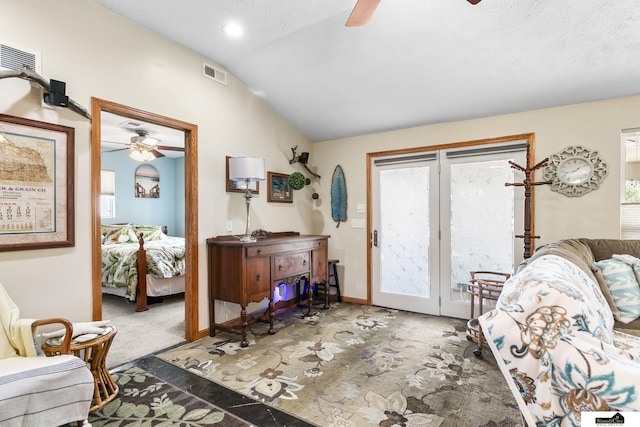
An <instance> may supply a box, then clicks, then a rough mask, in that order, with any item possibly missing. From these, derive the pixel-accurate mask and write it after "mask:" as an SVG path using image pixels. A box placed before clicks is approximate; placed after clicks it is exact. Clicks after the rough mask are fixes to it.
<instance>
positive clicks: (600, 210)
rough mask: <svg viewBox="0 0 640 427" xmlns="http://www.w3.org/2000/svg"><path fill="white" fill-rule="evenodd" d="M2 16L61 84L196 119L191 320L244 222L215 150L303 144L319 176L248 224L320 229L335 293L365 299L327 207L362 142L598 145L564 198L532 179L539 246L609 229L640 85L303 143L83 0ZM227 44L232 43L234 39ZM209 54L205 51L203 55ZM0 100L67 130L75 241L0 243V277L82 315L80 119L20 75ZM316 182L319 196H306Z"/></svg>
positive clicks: (86, 289) (352, 174) (257, 209)
mask: <svg viewBox="0 0 640 427" xmlns="http://www.w3.org/2000/svg"><path fill="white" fill-rule="evenodd" d="M0 10H2V12H3V16H6V17H10V19H5V20H4V22H3V26H2V32H1V33H0V40H2V41H4V42H7V43H15V44H18V45H21V46H23V47H25V48H29V49H33V50H37V51H39V52H41V53H42V58H43V69H42V74H43V75H44V77H45V78H48V79H49V78H54V79H58V80H63V81H65V82H67V94H68V95H69V96H70V97H71V98H73V99H74V100H76V101H77V102H79V103H80V104H82V105H83V106H85V107H86V108H89V107H90V99H91V97H98V98H103V99H106V100H110V101H114V102H117V103H121V104H125V105H129V106H132V107H135V108H139V109H142V110H147V111H151V112H154V113H157V114H161V115H164V116H169V117H173V118H176V119H179V120H183V121H186V122H191V123H194V124H197V125H198V127H199V147H198V148H199V150H198V159H199V160H198V164H199V176H198V180H199V206H198V208H199V237H198V241H199V263H200V269H199V276H200V284H199V286H200V307H199V311H200V316H199V325H200V329H204V328H205V327H206V325H207V316H208V314H207V303H206V295H207V289H206V277H207V274H206V259H205V252H206V248H205V240H206V238H207V237H210V236H214V235H218V234H224V223H225V221H226V220H227V219H232V220H233V221H234V227H235V229H236V230H237V231H238V230H239V231H241V230H242V227H243V224H244V216H243V215H244V211H243V208H244V205H243V200H242V198H241V197H240V196H239V195H238V194H227V193H226V192H225V191H224V157H225V156H226V155H232V156H235V155H250V156H262V157H265V158H266V161H267V169H268V170H270V171H276V172H282V173H290V172H293V171H294V170H300V169H299V167H292V166H290V165H289V163H288V158H289V157H290V154H291V152H290V147H293V146H296V145H298V146H299V151H310V152H311V159H310V165H311V166H312V167H317V172H318V173H319V174H320V175H321V176H322V178H321V179H320V180H319V181H314V183H313V184H312V188H306V189H304V190H302V191H300V192H298V193H296V195H295V203H294V204H292V205H289V204H268V203H267V202H266V195H265V193H264V192H263V191H261V194H260V196H259V197H257V198H255V199H254V200H253V202H252V203H253V204H252V207H253V215H252V226H253V227H255V228H259V227H260V228H265V229H269V230H272V231H281V230H298V231H301V232H303V233H304V232H315V233H325V234H330V235H331V236H332V238H331V239H330V255H329V256H330V257H332V258H338V259H340V266H341V270H340V271H341V272H342V273H344V276H343V277H341V279H342V282H343V286H344V294H345V295H347V296H349V297H352V298H366V268H367V264H366V255H367V243H368V239H367V236H366V230H364V229H353V228H351V227H350V224H349V223H348V222H347V223H343V224H342V225H341V226H340V227H339V228H336V226H335V223H334V222H333V221H332V219H331V209H330V195H329V186H330V183H331V175H332V173H333V169H334V168H335V166H336V164H340V165H341V166H342V167H343V169H344V172H345V176H346V181H347V190H348V218H349V219H352V218H365V217H366V215H365V214H357V213H356V205H357V204H360V203H362V204H366V164H365V159H366V153H367V152H375V151H385V150H391V149H396V148H406V147H418V146H429V145H436V144H445V143H453V142H461V141H467V140H476V139H484V138H490V137H499V136H504V135H513V134H520V133H527V132H535V134H536V148H535V150H536V158H535V160H536V161H539V160H541V159H542V158H544V157H545V156H547V155H549V154H551V153H553V152H555V151H557V150H560V149H562V148H564V147H565V146H568V145H575V144H582V145H585V146H587V147H590V148H593V149H598V150H600V151H601V154H602V156H603V158H604V159H605V160H606V161H608V162H609V165H610V175H609V177H608V178H607V179H606V180H605V182H604V184H603V186H602V188H601V189H600V190H598V191H596V192H594V193H591V194H588V195H586V196H584V197H581V198H575V199H570V198H567V197H564V196H562V195H560V194H557V193H553V192H551V191H550V190H549V189H548V188H547V187H540V188H538V190H537V192H536V209H535V215H536V232H537V234H540V235H541V236H542V238H541V239H540V240H539V241H538V243H537V244H540V243H544V242H549V241H553V240H556V239H559V238H563V237H578V236H584V237H612V238H616V237H618V228H619V225H618V224H619V214H618V197H619V196H618V194H619V191H620V189H619V170H620V131H621V129H625V128H634V127H639V126H640V116H638V114H637V112H638V111H639V110H640V97H630V98H623V99H617V100H607V101H602V102H596V103H590V104H581V105H575V106H568V107H561V108H554V109H547V110H539V111H531V112H525V113H520V114H512V115H507V116H499V117H491V118H485V119H478V120H471V121H464V122H456V123H445V124H441V125H432V126H424V127H418V128H412V129H406V130H400V131H395V132H388V133H380V134H375V135H368V136H361V137H355V138H348V139H344V140H337V141H326V142H321V143H316V144H313V146H312V144H311V143H310V142H309V141H308V140H307V139H306V138H305V137H304V136H302V135H301V134H300V133H299V132H298V131H296V130H295V129H294V128H293V127H292V126H291V125H289V124H288V123H287V122H286V121H284V120H283V119H282V118H281V117H280V116H278V115H277V114H276V113H275V112H274V111H273V110H271V109H270V108H269V107H267V106H266V105H265V103H264V102H263V101H262V100H261V99H259V98H257V97H255V96H254V95H253V94H252V93H251V92H250V91H249V90H248V89H247V88H246V87H245V86H244V85H243V84H242V83H241V82H239V81H238V80H237V79H235V78H233V76H230V80H229V85H228V86H222V85H219V84H217V83H215V82H212V81H211V80H208V79H205V78H203V77H201V61H202V60H203V58H201V57H199V56H198V55H196V54H194V53H192V52H190V51H187V50H184V49H182V48H179V47H177V46H175V45H173V44H172V43H170V42H168V41H165V40H162V39H160V38H158V37H157V36H155V35H154V34H152V33H150V32H148V31H147V30H145V29H142V28H138V27H136V26H134V25H132V24H130V23H129V22H128V21H126V20H123V19H121V18H119V17H117V16H115V15H113V14H111V13H109V12H106V11H104V10H102V9H101V8H99V7H97V6H95V5H94V4H93V3H91V2H89V1H88V0H58V1H56V2H55V7H51V2H50V1H46V0H22V1H20V2H17V1H14V0H0ZM230 48H232V47H230ZM209 61H213V59H210V60H209ZM0 93H1V94H2V96H1V97H0V112H3V113H6V114H12V115H16V116H21V117H27V118H31V119H36V120H42V121H46V122H51V123H60V124H63V125H66V126H72V127H74V128H75V129H76V170H75V173H76V180H75V184H76V196H75V198H76V201H75V205H76V246H75V247H74V248H70V249H48V250H38V251H20V252H8V253H0V282H1V283H3V285H5V287H7V288H8V290H9V292H10V293H11V295H12V296H13V297H14V299H15V300H16V301H17V302H18V303H19V305H20V306H21V307H22V309H23V315H25V316H27V317H29V316H33V317H36V316H37V317H42V316H57V315H60V314H64V315H65V316H67V317H69V318H71V319H72V320H88V319H89V318H90V317H91V313H90V308H91V284H90V280H91V277H90V274H91V271H90V269H91V265H90V264H91V259H90V244H91V236H90V233H91V225H90V189H89V178H90V172H91V169H90V168H91V166H90V164H89V163H90V143H89V138H90V124H89V121H88V120H86V119H84V118H82V117H80V116H78V115H76V114H74V113H72V112H70V111H68V110H64V109H57V108H56V109H54V108H51V107H48V106H46V105H42V103H41V101H40V99H41V91H39V90H37V89H33V88H32V87H31V86H30V85H29V84H28V83H27V82H26V81H23V80H17V79H9V80H7V79H5V80H0ZM313 190H315V191H317V192H318V193H319V194H320V199H319V200H317V201H312V200H311V193H312V191H313Z"/></svg>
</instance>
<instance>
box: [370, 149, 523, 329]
mask: <svg viewBox="0 0 640 427" xmlns="http://www.w3.org/2000/svg"><path fill="white" fill-rule="evenodd" d="M526 147H527V144H526V142H522V141H520V142H509V143H502V144H492V145H483V146H475V147H461V148H452V149H447V150H438V151H427V152H424V153H419V154H410V155H392V156H387V157H376V158H372V159H371V162H372V164H371V172H372V173H371V197H372V199H371V206H372V211H371V214H372V216H371V224H372V233H371V234H372V236H371V260H372V262H371V268H372V271H371V296H372V303H373V304H374V305H379V306H384V307H390V308H397V309H402V310H408V311H415V312H420V313H426V314H435V315H443V316H451V317H459V318H468V317H469V311H470V301H469V295H468V294H467V293H466V285H467V283H468V281H469V272H470V271H474V270H490V271H501V272H513V271H514V269H515V266H516V265H517V264H518V263H519V262H520V261H521V259H522V251H521V250H520V248H522V246H523V245H522V240H516V238H515V235H516V234H521V233H522V229H523V221H524V213H523V207H524V200H523V198H524V194H523V193H524V192H523V190H522V189H519V188H517V187H510V186H509V187H508V186H505V183H507V182H521V181H522V179H523V176H522V174H521V173H519V172H517V171H516V170H515V169H514V168H512V167H511V165H510V164H509V163H508V162H509V161H510V160H511V161H514V162H516V163H518V164H520V165H524V164H525V162H526Z"/></svg>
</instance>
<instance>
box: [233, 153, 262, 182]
mask: <svg viewBox="0 0 640 427" xmlns="http://www.w3.org/2000/svg"><path fill="white" fill-rule="evenodd" d="M229 179H230V180H232V181H264V179H265V173H264V159H261V158H258V157H231V158H230V159H229Z"/></svg>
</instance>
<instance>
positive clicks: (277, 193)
mask: <svg viewBox="0 0 640 427" xmlns="http://www.w3.org/2000/svg"><path fill="white" fill-rule="evenodd" d="M287 178H289V175H286V174H284V173H276V172H267V186H268V188H267V202H276V203H293V190H292V189H291V187H290V186H289V180H288V179H287Z"/></svg>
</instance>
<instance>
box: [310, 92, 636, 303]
mask: <svg viewBox="0 0 640 427" xmlns="http://www.w3.org/2000/svg"><path fill="white" fill-rule="evenodd" d="M639 111H640V97H637V96H636V97H629V98H622V99H614V100H606V101H601V102H594V103H587V104H580V105H572V106H566V107H560V108H551V109H545V110H537V111H529V112H524V113H519V114H510V115H504V116H497V117H489V118H484V119H478V120H469V121H462V122H455V123H444V124H439V125H432V126H423V127H416V128H411V129H405V130H399V131H394V132H387V133H379V134H375V135H366V136H360V137H355V138H346V139H341V140H335V141H325V142H321V143H316V144H314V148H313V155H312V162H313V163H314V164H318V165H320V168H319V170H318V173H319V174H320V175H322V176H323V185H322V187H321V190H320V192H319V193H320V200H321V206H320V207H318V208H316V210H317V212H316V213H315V214H314V215H313V218H314V225H315V226H316V227H317V228H316V232H322V233H327V234H331V236H332V238H331V239H330V240H329V242H330V245H329V254H330V255H329V256H330V257H334V258H339V259H340V264H341V265H342V266H343V267H344V271H343V276H344V277H343V279H342V282H343V283H344V286H345V290H344V294H345V295H346V296H348V297H352V298H359V299H365V298H366V296H367V293H366V285H367V284H366V279H367V275H366V269H367V258H366V256H367V244H368V239H367V232H366V230H364V229H354V228H351V227H350V224H349V223H348V222H347V223H343V224H342V225H340V227H339V228H336V227H335V223H334V222H333V221H331V208H330V200H331V199H330V194H329V186H330V183H331V175H332V173H333V169H334V168H335V166H336V164H340V165H341V166H342V168H343V170H344V173H345V177H346V182H347V200H348V207H347V216H348V218H349V220H350V219H352V218H366V214H358V213H356V205H357V204H360V203H364V204H366V202H367V199H366V197H367V195H366V188H367V183H366V154H367V153H369V152H378V151H387V150H393V149H399V148H406V147H421V146H429V145H438V144H447V143H455V142H462V141H470V140H479V139H485V138H493V137H500V136H506V135H516V134H522V133H529V132H534V133H535V159H534V160H535V162H539V161H540V160H542V159H544V158H545V157H547V156H549V155H550V154H552V153H554V152H556V151H559V150H561V149H562V148H564V147H566V146H569V145H584V146H586V147H589V148H591V149H595V150H599V151H600V154H601V156H602V157H603V158H604V160H605V161H607V162H608V163H609V171H610V172H609V176H608V177H607V178H606V179H605V181H604V182H603V185H602V186H601V188H600V189H599V190H597V191H595V192H591V193H589V194H587V195H584V196H582V197H578V198H568V197H565V196H563V195H561V194H559V193H556V192H552V191H551V190H550V189H549V186H541V187H538V188H537V189H536V193H535V227H536V228H535V231H536V234H538V235H540V237H541V238H540V239H539V240H537V241H536V245H540V244H543V243H545V242H550V241H554V240H557V239H561V238H567V237H606V238H618V237H619V221H620V220H619V194H620V159H621V150H620V148H621V143H620V131H621V130H622V129H628V128H634V127H638V126H640V115H638V112H639ZM324 177H326V179H325V178H324ZM537 177H538V179H541V177H542V174H541V173H539V174H538V176H537ZM327 218H328V219H327Z"/></svg>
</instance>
